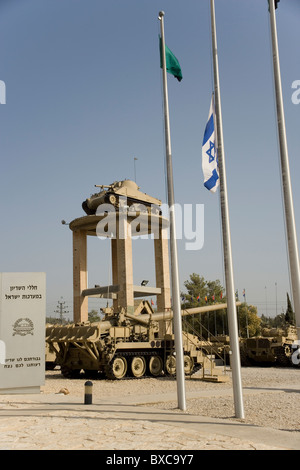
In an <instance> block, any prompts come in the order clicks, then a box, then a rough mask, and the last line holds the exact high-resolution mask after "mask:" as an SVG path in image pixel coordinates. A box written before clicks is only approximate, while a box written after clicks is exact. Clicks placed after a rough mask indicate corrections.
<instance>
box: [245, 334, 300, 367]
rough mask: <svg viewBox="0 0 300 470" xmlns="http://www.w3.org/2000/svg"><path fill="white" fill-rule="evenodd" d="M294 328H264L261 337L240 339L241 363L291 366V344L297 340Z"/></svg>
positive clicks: (246, 364)
mask: <svg viewBox="0 0 300 470" xmlns="http://www.w3.org/2000/svg"><path fill="white" fill-rule="evenodd" d="M297 339H298V337H297V330H296V327H293V326H290V325H289V326H287V327H285V328H272V329H267V328H265V329H264V330H263V331H262V335H261V336H256V337H253V338H244V339H241V343H240V351H241V363H242V365H245V366H248V365H253V364H261V365H263V364H265V365H267V364H278V365H281V366H290V365H292V362H291V356H292V354H293V351H294V350H293V347H292V345H293V343H294V341H295V340H297Z"/></svg>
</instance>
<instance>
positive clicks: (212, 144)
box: [206, 140, 215, 163]
mask: <svg viewBox="0 0 300 470" xmlns="http://www.w3.org/2000/svg"><path fill="white" fill-rule="evenodd" d="M213 150H215V144H214V143H213V142H212V141H211V140H210V141H209V149H208V150H207V151H206V153H207V155H208V162H209V163H211V162H213V161H214V159H215V156H214V155H213V154H212V151H213Z"/></svg>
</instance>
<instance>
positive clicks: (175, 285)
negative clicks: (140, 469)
mask: <svg viewBox="0 0 300 470" xmlns="http://www.w3.org/2000/svg"><path fill="white" fill-rule="evenodd" d="M164 15H165V13H164V12H163V11H160V12H159V15H158V19H159V20H160V29H161V48H162V50H161V57H162V73H163V90H164V121H165V142H166V166H167V186H168V205H169V211H170V257H171V280H172V304H173V312H174V316H173V319H174V336H175V353H176V379H177V395H178V407H179V408H180V409H181V410H184V411H185V410H186V400H185V379H184V358H183V344H182V324H181V304H180V287H179V276H178V260H177V242H176V226H175V199H174V184H173V169H172V152H171V137H170V122H169V104H168V87H167V70H166V54H165V33H164Z"/></svg>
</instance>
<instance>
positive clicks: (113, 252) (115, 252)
mask: <svg viewBox="0 0 300 470" xmlns="http://www.w3.org/2000/svg"><path fill="white" fill-rule="evenodd" d="M111 266H112V285H114V286H116V285H118V284H119V279H118V246H117V239H116V238H112V239H111ZM113 308H114V312H117V311H118V299H113Z"/></svg>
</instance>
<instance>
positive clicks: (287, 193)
mask: <svg viewBox="0 0 300 470" xmlns="http://www.w3.org/2000/svg"><path fill="white" fill-rule="evenodd" d="M276 8H277V1H276ZM269 11H270V24H271V36H272V49H273V70H274V85H275V95H276V108H277V126H278V138H279V147H280V161H281V176H282V189H283V198H284V209H285V221H286V233H287V240H288V253H289V267H290V278H291V284H292V291H293V301H294V310H295V318H296V326H297V332H298V339H300V274H299V254H298V244H297V234H296V225H295V216H294V205H293V195H292V185H291V177H290V168H289V156H288V147H287V139H286V129H285V117H284V108H283V99H282V87H281V76H280V64H279V53H278V42H277V27H276V15H275V2H274V0H272V1H271V2H270V0H269Z"/></svg>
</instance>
